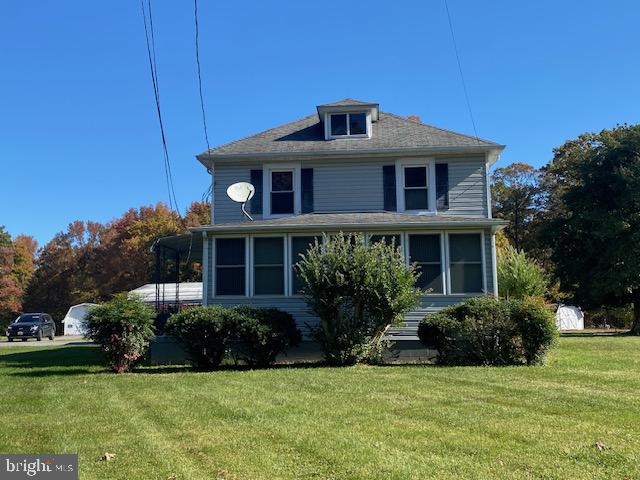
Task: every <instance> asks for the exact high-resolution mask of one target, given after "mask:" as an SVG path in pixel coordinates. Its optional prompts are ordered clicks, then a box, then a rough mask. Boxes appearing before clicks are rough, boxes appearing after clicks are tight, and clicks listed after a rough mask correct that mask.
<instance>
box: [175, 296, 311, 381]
mask: <svg viewBox="0 0 640 480" xmlns="http://www.w3.org/2000/svg"><path fill="white" fill-rule="evenodd" d="M167 333H169V334H171V335H174V336H176V337H177V338H178V339H179V340H180V341H181V342H182V344H183V345H184V348H185V350H186V351H187V353H188V354H189V357H190V359H191V361H192V362H193V364H194V365H195V366H196V367H198V368H203V369H211V368H214V367H216V366H218V365H220V363H221V362H222V360H223V359H224V357H225V355H226V354H227V353H231V354H233V355H234V356H235V357H236V358H238V359H239V360H242V361H244V362H246V363H247V364H248V365H251V366H256V367H264V366H267V365H269V364H271V363H273V362H274V361H275V359H276V357H277V356H278V354H280V353H282V352H284V351H286V350H287V349H288V348H289V347H293V346H296V345H298V344H299V343H300V340H301V339H302V336H301V334H300V330H298V329H297V328H296V324H295V321H294V319H293V317H292V316H291V315H290V314H288V313H286V312H282V311H280V310H278V309H276V308H253V307H249V306H238V307H233V308H225V307H222V306H217V305H216V306H209V307H194V308H189V309H187V310H184V311H182V312H180V313H177V314H175V315H172V316H171V317H170V318H169V320H168V322H167Z"/></svg>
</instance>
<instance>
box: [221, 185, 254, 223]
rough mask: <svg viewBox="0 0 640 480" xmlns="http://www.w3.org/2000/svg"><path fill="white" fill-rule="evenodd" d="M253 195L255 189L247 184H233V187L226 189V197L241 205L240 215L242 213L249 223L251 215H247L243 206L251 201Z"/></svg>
mask: <svg viewBox="0 0 640 480" xmlns="http://www.w3.org/2000/svg"><path fill="white" fill-rule="evenodd" d="M255 194H256V187H254V186H253V185H251V184H250V183H247V182H238V183H234V184H233V185H229V187H228V188H227V195H228V196H229V198H230V199H231V200H233V201H234V202H237V203H240V204H241V206H240V208H241V209H242V213H244V214H245V215H246V217H247V218H248V219H249V220H251V221H253V218H251V215H249V214H248V213H247V211H246V210H245V208H244V205H245V203H247V202H248V201H249V200H251V199H252V198H253V196H254V195H255Z"/></svg>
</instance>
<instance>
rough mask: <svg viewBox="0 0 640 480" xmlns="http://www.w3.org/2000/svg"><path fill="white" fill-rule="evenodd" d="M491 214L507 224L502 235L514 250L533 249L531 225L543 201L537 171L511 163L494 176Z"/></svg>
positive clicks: (523, 164)
mask: <svg viewBox="0 0 640 480" xmlns="http://www.w3.org/2000/svg"><path fill="white" fill-rule="evenodd" d="M491 198H492V201H493V213H494V214H495V216H496V217H498V218H502V219H504V220H508V221H509V225H507V227H506V228H505V233H506V235H507V237H508V238H509V241H510V242H511V244H512V245H513V246H514V248H515V249H516V250H525V251H529V250H531V249H533V248H534V242H535V239H534V238H535V237H534V235H533V224H534V218H535V214H536V212H537V211H538V209H539V207H540V204H541V201H542V190H541V188H540V172H539V171H538V170H536V169H535V168H533V167H532V166H531V165H528V164H526V163H512V164H511V165H508V166H506V167H503V168H498V169H496V171H495V172H494V173H493V177H492V184H491Z"/></svg>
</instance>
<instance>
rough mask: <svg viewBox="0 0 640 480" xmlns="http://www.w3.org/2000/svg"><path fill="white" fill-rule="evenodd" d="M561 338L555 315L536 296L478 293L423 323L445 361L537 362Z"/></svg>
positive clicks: (427, 340) (426, 337) (421, 332)
mask: <svg viewBox="0 0 640 480" xmlns="http://www.w3.org/2000/svg"><path fill="white" fill-rule="evenodd" d="M556 336H557V328H556V326H555V318H554V315H553V313H551V311H550V310H549V309H548V308H547V307H546V306H545V305H544V304H543V303H542V302H541V301H539V300H534V299H524V300H501V299H496V298H493V297H475V298H471V299H469V300H467V301H465V302H464V303H461V304H458V305H455V306H452V307H448V308H445V309H443V310H440V311H439V312H436V313H433V314H429V315H427V316H426V317H425V318H424V320H423V321H422V322H421V323H420V326H419V327H418V337H419V338H420V340H421V341H422V343H423V344H424V345H425V346H426V347H427V348H435V349H436V350H438V363H440V364H443V365H520V364H528V365H532V364H536V363H539V362H541V361H542V360H543V359H544V356H545V354H546V352H547V350H548V349H549V347H550V346H551V345H552V343H553V341H554V339H555V338H556Z"/></svg>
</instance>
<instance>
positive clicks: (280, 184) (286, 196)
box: [270, 170, 294, 215]
mask: <svg viewBox="0 0 640 480" xmlns="http://www.w3.org/2000/svg"><path fill="white" fill-rule="evenodd" d="M270 194H271V214H272V215H287V214H292V213H293V209H294V192H293V170H284V171H272V172H271V192H270Z"/></svg>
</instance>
